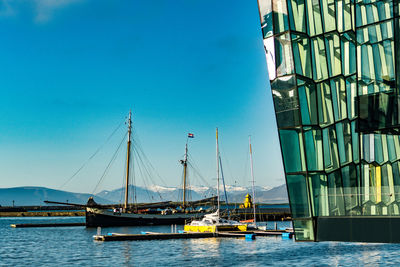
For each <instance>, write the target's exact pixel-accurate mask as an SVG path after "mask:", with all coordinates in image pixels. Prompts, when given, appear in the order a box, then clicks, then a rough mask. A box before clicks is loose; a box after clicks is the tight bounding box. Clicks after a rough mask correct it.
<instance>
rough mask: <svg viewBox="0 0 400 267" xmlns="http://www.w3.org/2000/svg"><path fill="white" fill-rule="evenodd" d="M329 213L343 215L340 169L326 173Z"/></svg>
mask: <svg viewBox="0 0 400 267" xmlns="http://www.w3.org/2000/svg"><path fill="white" fill-rule="evenodd" d="M328 196H329V215H330V216H340V215H345V206H344V196H343V185H342V177H341V173H340V171H335V172H333V173H331V174H329V175H328Z"/></svg>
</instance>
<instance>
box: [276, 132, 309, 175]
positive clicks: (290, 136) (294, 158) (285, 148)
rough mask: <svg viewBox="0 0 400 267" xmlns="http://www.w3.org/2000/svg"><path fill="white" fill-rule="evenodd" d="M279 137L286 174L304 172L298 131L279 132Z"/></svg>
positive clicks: (300, 136)
mask: <svg viewBox="0 0 400 267" xmlns="http://www.w3.org/2000/svg"><path fill="white" fill-rule="evenodd" d="M279 135H280V140H281V148H282V154H283V162H284V165H285V170H286V172H287V173H291V172H300V171H305V161H304V149H303V138H302V135H301V132H300V130H279Z"/></svg>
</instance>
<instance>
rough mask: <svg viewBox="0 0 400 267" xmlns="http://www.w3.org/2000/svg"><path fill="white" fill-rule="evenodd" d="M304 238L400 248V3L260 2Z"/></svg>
mask: <svg viewBox="0 0 400 267" xmlns="http://www.w3.org/2000/svg"><path fill="white" fill-rule="evenodd" d="M258 4H259V11H260V19H261V29H262V36H263V42H264V48H265V54H266V58H267V66H268V73H269V79H270V83H271V91H272V95H273V100H274V107H275V113H276V120H277V126H278V132H279V139H280V144H281V151H282V158H283V163H284V170H285V177H286V183H287V188H288V193H289V201H290V207H291V211H292V217H293V226H294V229H295V234H296V235H295V236H296V240H299V241H324V240H340V241H371V242H400V135H399V133H400V119H399V118H400V105H399V103H400V101H399V99H400V98H399V89H400V41H399V38H400V20H399V9H400V3H399V0H380V1H377V0H258Z"/></svg>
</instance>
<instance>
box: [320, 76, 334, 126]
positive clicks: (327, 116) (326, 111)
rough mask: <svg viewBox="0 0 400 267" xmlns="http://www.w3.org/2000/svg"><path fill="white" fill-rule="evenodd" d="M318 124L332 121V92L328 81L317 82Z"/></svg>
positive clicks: (323, 124)
mask: <svg viewBox="0 0 400 267" xmlns="http://www.w3.org/2000/svg"><path fill="white" fill-rule="evenodd" d="M317 99H318V117H319V124H320V125H321V126H322V127H324V126H326V125H330V124H332V123H333V122H334V117H333V108H332V93H331V87H330V86H329V84H328V83H326V82H323V83H319V84H317Z"/></svg>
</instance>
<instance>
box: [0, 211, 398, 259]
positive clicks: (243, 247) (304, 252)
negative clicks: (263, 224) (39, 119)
mask: <svg viewBox="0 0 400 267" xmlns="http://www.w3.org/2000/svg"><path fill="white" fill-rule="evenodd" d="M83 220H84V219H83V218H76V217H75V218H74V217H72V218H71V217H68V218H57V219H54V218H0V234H1V236H0V266H76V265H80V266H270V265H276V266H286V265H303V266H364V265H367V266H379V265H385V266H386V265H400V244H366V243H340V242H321V243H304V242H294V241H293V240H282V239H281V237H257V239H256V240H253V241H246V240H244V239H235V238H218V239H215V238H210V239H188V240H158V241H123V242H95V241H93V238H92V236H93V235H95V234H96V231H97V229H86V228H85V227H65V228H16V229H15V228H11V227H10V224H13V223H54V222H83ZM269 226H271V227H272V226H273V223H271V224H270V225H269ZM278 226H281V227H284V226H288V222H279V224H278ZM181 228H182V227H179V226H178V229H181ZM141 231H154V232H157V231H159V232H171V227H170V226H162V227H118V228H117V227H115V228H103V229H102V233H104V234H105V233H108V232H118V233H140V232H141Z"/></svg>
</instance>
